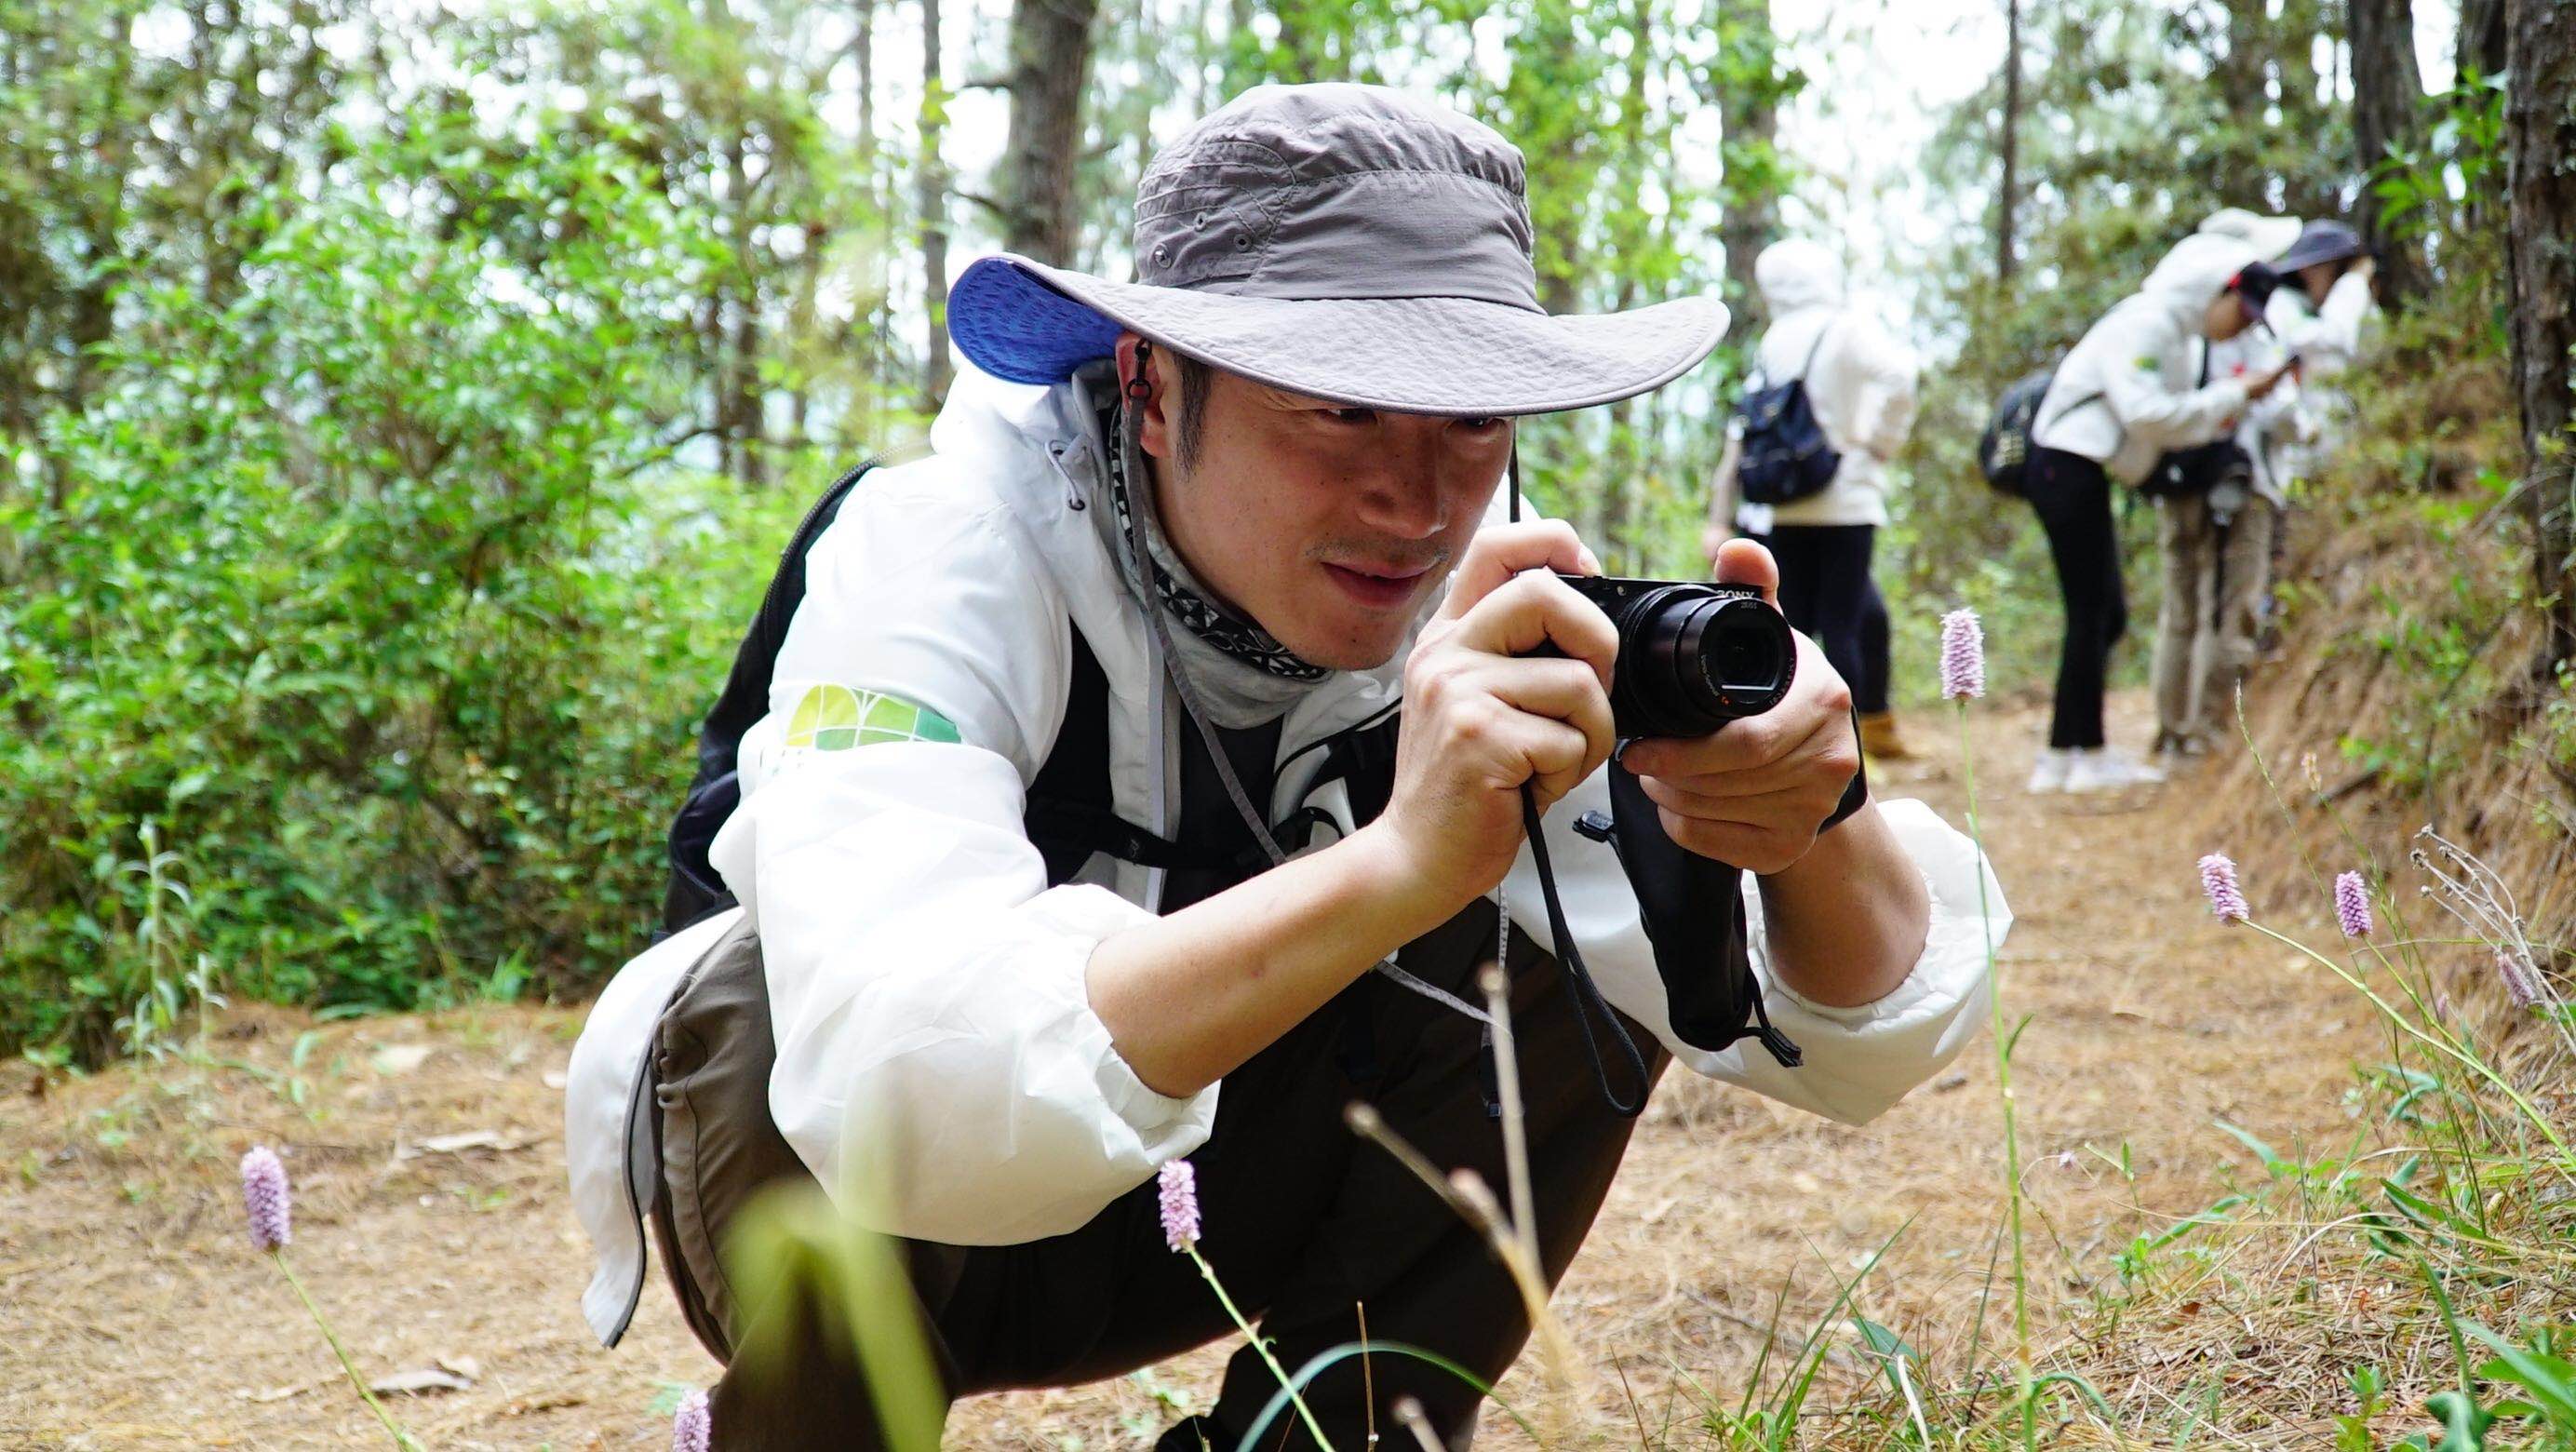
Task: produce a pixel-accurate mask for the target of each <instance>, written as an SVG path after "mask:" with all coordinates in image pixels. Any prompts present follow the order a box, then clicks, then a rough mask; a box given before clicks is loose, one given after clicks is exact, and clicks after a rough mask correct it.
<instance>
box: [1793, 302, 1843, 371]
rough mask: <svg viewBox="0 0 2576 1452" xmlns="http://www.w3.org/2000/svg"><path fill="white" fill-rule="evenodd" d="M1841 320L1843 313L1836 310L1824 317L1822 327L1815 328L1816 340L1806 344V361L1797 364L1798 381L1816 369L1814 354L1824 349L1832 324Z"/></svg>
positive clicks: (1832, 331) (1832, 328)
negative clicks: (1829, 315)
mask: <svg viewBox="0 0 2576 1452" xmlns="http://www.w3.org/2000/svg"><path fill="white" fill-rule="evenodd" d="M1842 320H1843V315H1842V314H1841V313H1839V312H1837V313H1835V314H1834V315H1833V316H1832V317H1830V318H1827V319H1825V325H1824V326H1823V327H1821V328H1818V329H1816V341H1814V342H1812V343H1809V344H1808V345H1807V361H1806V362H1804V363H1801V364H1799V365H1798V381H1799V382H1801V383H1804V382H1806V381H1807V377H1808V375H1810V374H1812V373H1814V372H1815V371H1816V355H1817V354H1819V353H1822V352H1823V351H1825V340H1826V339H1827V338H1830V337H1832V336H1833V335H1834V325H1835V324H1837V323H1840V322H1841V321H1842Z"/></svg>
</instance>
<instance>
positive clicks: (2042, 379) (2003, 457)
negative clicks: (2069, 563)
mask: <svg viewBox="0 0 2576 1452" xmlns="http://www.w3.org/2000/svg"><path fill="white" fill-rule="evenodd" d="M2056 377H2057V370H2056V369H2054V368H2043V369H2041V370H2040V371H2038V372H2037V373H2031V374H2025V375H2024V376H2022V377H2021V378H2019V379H2017V380H2015V381H2014V383H2013V385H2012V386H2011V387H2010V388H2007V389H2005V390H2004V394H2003V397H2001V398H1999V399H1996V400H1995V414H1994V417H1993V418H1991V419H1989V420H1987V421H1986V431H1985V432H1984V433H1982V434H1980V435H1978V436H1977V470H1978V472H1979V473H1982V474H1984V475H1985V476H1986V482H1987V483H1988V484H1991V485H1993V486H1994V487H1995V490H1996V492H1998V493H2002V494H2009V495H2012V496H2013V497H2014V498H2016V499H2018V498H2020V497H2021V496H2022V488H2023V484H2022V481H2023V475H2024V472H2025V471H2026V470H2027V469H2029V467H2030V450H2031V442H2030V435H2031V431H2032V430H2033V429H2034V428H2036V427H2037V426H2038V424H2039V405H2040V400H2042V399H2044V398H2046V397H2048V385H2049V383H2050V382H2051V381H2052V380H2054V379H2055V378H2056ZM2100 396H2101V395H2099V394H2096V395H2094V397H2096V398H2098V397H2100ZM2090 401H2091V400H2089V399H2088V400H2087V402H2090Z"/></svg>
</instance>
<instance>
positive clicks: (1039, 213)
mask: <svg viewBox="0 0 2576 1452" xmlns="http://www.w3.org/2000/svg"><path fill="white" fill-rule="evenodd" d="M1099 13H1100V0H1017V3H1016V4H1014V5H1013V6H1012V7H1011V70H1010V75H1009V76H1008V78H1007V79H1006V80H1005V81H1004V83H1003V84H1004V85H1006V86H1007V87H1008V88H1009V90H1010V93H1011V123H1010V134H1009V136H1008V137H1007V138H1006V139H1005V141H1004V144H1003V149H1002V175H1001V198H1000V202H999V207H1000V210H1001V214H1002V245H1003V246H1005V247H1008V248H1009V249H1010V250H1012V251H1013V252H1019V253H1025V254H1026V255H1028V256H1030V257H1034V258H1036V259H1037V260H1038V261H1040V262H1045V263H1051V264H1053V265H1055V266H1058V267H1065V266H1070V265H1072V263H1073V260H1074V244H1075V242H1076V241H1077V240H1078V236H1079V232H1078V229H1079V226H1080V220H1079V212H1078V210H1077V208H1076V201H1077V195H1078V194H1077V191H1076V188H1075V185H1074V174H1075V171H1076V168H1077V164H1078V163H1079V162H1080V161H1081V159H1082V97H1083V93H1084V92H1085V91H1087V90H1089V89H1090V85H1091V51H1092V44H1091V37H1092V28H1093V22H1094V21H1095V20H1096V18H1097V17H1098V15H1099Z"/></svg>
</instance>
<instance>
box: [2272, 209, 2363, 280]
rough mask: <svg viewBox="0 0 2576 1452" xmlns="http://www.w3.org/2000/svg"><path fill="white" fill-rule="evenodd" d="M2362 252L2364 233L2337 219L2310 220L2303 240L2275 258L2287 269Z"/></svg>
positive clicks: (2349, 257) (2281, 267) (2301, 237)
mask: <svg viewBox="0 0 2576 1452" xmlns="http://www.w3.org/2000/svg"><path fill="white" fill-rule="evenodd" d="M2361 253H2362V246H2361V234H2360V233H2358V232H2355V231H2354V230H2352V228H2350V227H2348V226H2345V225H2344V224H2343V223H2341V222H2336V221H2317V222H2310V223H2309V224H2308V225H2307V226H2306V227H2304V228H2302V229H2300V232H2299V240H2298V241H2296V242H2293V243H2291V244H2290V249H2289V250H2288V251H2286V252H2284V253H2282V254H2281V255H2280V257H2279V258H2278V259H2277V260H2276V261H2274V262H2273V264H2272V265H2273V266H2274V267H2277V268H2279V269H2280V270H2281V271H2283V272H2296V271H2298V270H2299V269H2300V268H2302V267H2310V266H2313V265H2315V264H2317V263H2320V262H2345V261H2349V260H2351V259H2352V258H2355V257H2359V256H2360V255H2361Z"/></svg>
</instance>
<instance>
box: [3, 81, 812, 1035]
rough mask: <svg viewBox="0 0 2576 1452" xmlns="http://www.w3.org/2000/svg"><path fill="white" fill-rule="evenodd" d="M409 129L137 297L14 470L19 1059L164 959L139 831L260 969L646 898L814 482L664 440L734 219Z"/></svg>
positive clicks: (351, 997)
mask: <svg viewBox="0 0 2576 1452" xmlns="http://www.w3.org/2000/svg"><path fill="white" fill-rule="evenodd" d="M388 134H389V135H402V134H405V133H404V132H403V131H401V130H400V129H395V130H391V131H389V132H388ZM408 134H409V135H410V136H411V138H412V139H410V140H405V141H400V142H396V141H379V142H374V143H370V144H367V145H365V146H363V147H360V148H358V149H356V150H355V151H354V152H353V153H344V155H343V157H342V159H341V160H339V161H337V162H336V163H334V164H333V165H332V166H331V167H330V168H329V170H328V171H327V172H323V173H320V174H318V175H312V176H306V177H303V178H300V179H296V180H290V181H287V182H283V183H280V184H278V185H276V186H274V187H272V188H270V189H269V190H268V191H266V192H262V193H258V194H255V195H254V196H253V197H252V198H251V199H250V201H249V203H248V205H249V206H250V207H252V208H254V209H264V216H262V218H261V220H262V221H263V222H264V224H265V227H266V235H265V238H264V241H263V242H262V244H261V245H260V246H259V247H258V248H257V249H256V250H255V251H254V252H253V253H252V254H251V256H250V258H249V260H248V263H247V265H246V267H245V268H244V273H243V279H242V286H241V288H240V289H239V291H238V292H236V293H234V294H232V295H231V298H230V300H229V301H227V302H225V303H223V304H221V305H216V304H214V303H211V302H209V301H208V300H207V299H205V298H203V297H201V296H198V295H195V294H193V293H191V292H190V291H188V290H187V289H185V288H174V287H166V286H164V287H161V288H159V289H157V290H155V291H152V292H149V293H128V294H127V295H125V296H124V297H122V298H121V299H120V300H119V307H120V317H121V318H122V319H124V320H125V324H126V325H125V326H122V327H120V329H119V331H118V335H117V341H115V342H114V343H112V344H111V345H109V346H108V348H107V349H106V350H104V352H103V354H102V355H101V356H100V357H98V359H97V365H98V367H99V369H100V370H101V373H102V375H103V377H104V381H103V383H102V386H101V387H100V388H99V390H98V391H97V392H96V393H95V394H94V395H93V397H92V401H91V404H90V406H89V407H87V408H85V409H84V410H83V411H82V412H81V413H80V414H79V415H77V416H73V415H68V414H57V415H56V416H54V417H52V418H51V419H49V420H48V421H47V422H46V424H45V427H44V430H43V433H42V435H41V437H40V440H39V442H38V444H37V445H36V447H34V448H32V449H29V450H27V451H26V457H23V458H20V459H17V460H10V461H7V462H8V463H11V464H14V465H15V466H16V467H14V468H5V467H0V714H5V717H6V718H7V721H8V723H9V727H10V729H9V730H8V731H7V733H6V735H5V736H4V737H0V784H5V790H0V1051H5V1050H7V1049H10V1048H12V1047H16V1046H20V1045H25V1044H28V1043H31V1042H52V1043H57V1044H62V1045H65V1046H68V1047H70V1048H72V1049H74V1050H76V1051H78V1052H82V1053H84V1054H87V1053H94V1052H97V1051H100V1050H103V1049H104V1048H105V1047H107V1043H108V1030H109V1026H110V1025H111V1023H112V1021H113V1019H114V1018H115V1017H116V1016H117V1015H119V1014H123V1013H125V1012H127V1010H128V1008H129V1007H130V1006H131V1005H133V1004H135V1003H137V1002H138V1001H141V1000H143V999H146V998H148V997H151V996H152V995H154V994H156V993H166V991H167V989H166V985H164V984H163V983H162V982H161V980H162V979H163V978H164V977H166V971H165V970H162V969H157V968H156V967H155V963H156V958H155V956H154V952H153V951H152V949H153V945H152V944H150V943H146V942H143V941H141V940H140V938H139V937H138V929H139V927H140V925H141V924H142V923H143V921H144V918H145V910H146V907H147V904H146V900H145V897H146V893H147V891H148V884H146V883H145V882H144V881H143V880H142V879H140V878H139V877H138V876H137V875H136V874H134V873H130V872H121V871H119V866H120V864H122V863H124V862H126V861H127V860H129V859H131V858H134V857H136V856H138V855H139V854H138V852H137V841H138V833H139V831H140V830H141V828H142V826H143V824H145V823H146V822H151V823H156V824H158V831H159V835H160V837H161V839H162V841H163V842H164V843H165V844H167V845H168V846H169V847H170V848H171V849H173V850H175V851H176V853H177V854H178V863H177V865H176V867H175V868H174V871H175V873H176V878H177V880H178V881H180V882H182V883H184V884H185V886H186V888H187V889H188V891H189V894H190V902H191V912H190V914H189V924H188V930H189V932H190V933H191V934H192V935H193V942H192V944H191V949H192V951H201V952H203V953H205V954H207V955H209V957H210V959H211V962H212V964H213V967H214V983H216V984H220V985H222V986H227V987H229V988H230V989H232V990H233V991H235V992H239V993H247V994H250V995H253V996H261V997H272V998H279V999H287V1000H293V1001H300V1002H308V1003H314V1004H319V1005H380V1006H386V1007H411V1006H416V1005H422V1004H434V1003H437V1002H440V1001H442V1000H445V999H450V998H453V997H455V996H458V995H460V994H463V993H469V992H474V991H478V990H486V989H491V988H498V989H501V990H510V989H514V988H515V986H516V985H517V984H518V983H520V982H522V981H524V979H525V977H526V976H527V975H528V974H531V973H534V974H536V975H537V976H539V977H540V978H578V977H581V976H585V975H591V974H596V973H598V972H601V971H603V970H604V969H605V968H607V967H610V966H613V965H614V963H615V962H616V961H617V960H618V959H619V958H620V957H622V956H623V955H624V954H625V953H626V952H627V951H629V950H631V949H632V948H633V947H634V946H636V945H637V944H638V943H639V942H640V941H641V939H642V937H643V935H644V933H645V931H646V929H647V927H648V925H649V923H650V921H651V914H652V906H653V902H654V900H655V898H656V896H657V894H658V891H659V873H658V859H659V852H660V833H661V828H662V824H663V823H664V822H665V821H666V820H667V816H668V812H669V809H670V807H671V806H672V804H673V802H674V800H675V798H676V795H677V792H678V789H679V786H680V784H681V783H682V782H683V781H684V780H685V777H686V774H687V772H688V769H689V765H690V760H691V757H690V735H691V731H692V729H693V726H694V721H695V718H696V717H697V716H698V714H699V713H701V712H702V711H703V709H704V707H705V704H706V702H707V700H708V699H709V698H710V697H711V695H712V693H713V691H714V689H715V686H716V685H717V683H718V682H719V681H720V680H721V676H722V671H723V666H724V661H725V659H726V657H727V655H728V654H729V652H730V649H731V646H732V643H733V641H734V639H735V638H736V636H737V634H738V632H739V629H740V624H741V622H742V621H743V620H744V619H746V618H747V617H748V615H749V613H750V609H751V606H752V603H753V602H754V601H755V600H756V598H757V594H758V591H759V589H760V588H761V586H762V584H763V583H764V582H765V580H766V578H767V573H768V564H769V561H770V560H771V559H772V558H773V555H772V553H771V552H772V551H773V550H774V549H775V548H776V544H777V541H778V540H779V539H780V538H781V537H782V535H783V533H784V528H785V526H784V523H783V522H782V519H781V515H782V514H783V513H784V512H785V511H790V510H793V509H794V508H796V507H797V506H799V505H801V503H802V502H803V500H802V499H801V498H794V497H790V496H791V495H793V494H796V493H798V492H799V491H793V490H791V491H782V492H781V493H780V494H778V495H776V496H774V497H755V496H745V495H743V494H742V493H741V492H740V491H739V490H738V489H737V488H736V487H735V486H733V485H732V484H730V483H729V482H726V481H721V480H709V479H706V478H703V477H700V476H694V475H690V474H688V473H686V472H685V471H679V470H675V469H672V468H669V467H667V466H660V465H661V461H663V460H664V459H665V458H666V457H667V455H668V453H669V443H668V440H667V438H666V434H667V432H668V431H669V430H670V429H671V427H672V426H671V422H670V421H671V419H673V418H674V417H675V416H678V415H679V414H680V412H681V407H680V405H681V403H682V402H683V400H682V399H681V398H680V397H679V396H678V395H679V391H680V389H681V387H682V386H683V385H682V384H681V382H680V381H679V379H680V375H679V374H678V372H677V371H676V370H674V369H672V368H670V367H668V366H666V364H665V360H666V359H668V358H670V357H671V356H673V350H674V348H675V346H676V345H677V343H678V341H679V340H681V339H683V338H684V337H685V336H686V335H687V333H688V330H689V329H690V328H691V326H692V322H691V320H692V318H693V316H694V312H693V303H694V298H693V297H692V294H691V287H692V281H693V279H694V278H696V277H699V276H702V275H703V274H704V273H705V272H706V270H707V269H708V268H709V267H711V266H721V265H722V262H723V256H724V254H723V253H722V251H721V250H720V249H719V248H718V247H717V245H716V234H715V232H714V231H713V229H712V228H711V226H710V225H708V223H707V221H706V220H705V219H704V218H701V217H696V216H692V215H689V214H686V213H684V212H682V211H679V210H676V209H675V208H674V207H673V206H671V205H670V204H669V203H667V202H666V201H665V200H664V199H663V195H662V193H661V192H660V191H658V190H657V189H656V188H655V187H654V186H653V185H651V179H650V178H649V177H646V176H639V175H633V174H630V172H631V170H632V168H631V165H630V163H628V162H627V161H625V160H624V159H622V158H621V156H620V154H619V152H618V151H617V149H616V148H615V147H614V146H613V145H610V144H595V143H567V144H563V145H560V146H559V147H556V148H555V149H549V147H548V145H547V143H545V142H543V141H540V142H538V143H536V144H535V145H534V147H533V149H531V150H527V151H524V152H522V153H520V154H518V155H515V156H513V157H511V158H509V159H508V160H507V161H506V162H505V163H503V162H496V161H495V160H494V159H493V158H492V157H490V156H488V155H483V154H479V153H473V152H470V151H459V150H458V149H457V148H456V147H455V146H454V145H453V143H452V140H450V139H448V138H445V137H443V136H442V128H441V127H440V126H437V125H424V126H420V127H416V128H412V129H411V130H410V131H409V133H408ZM164 932H165V934H166V932H167V929H164ZM161 956H162V958H165V959H166V958H167V956H168V954H167V951H166V944H165V945H164V949H163V951H162V953H161ZM202 986H212V985H201V987H202Z"/></svg>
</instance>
